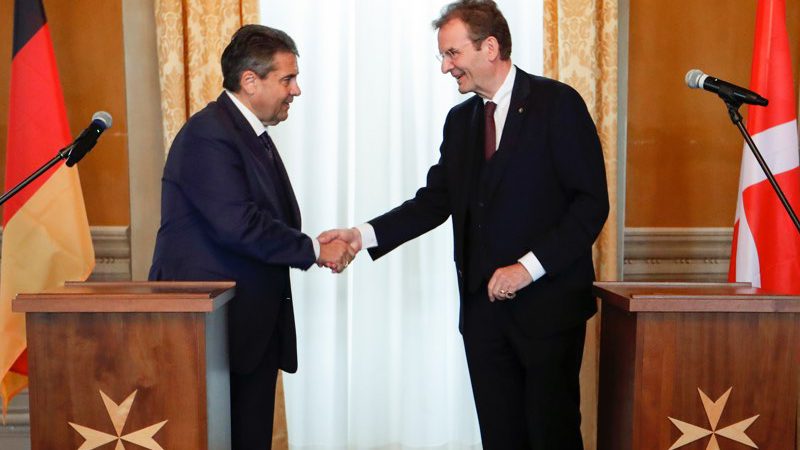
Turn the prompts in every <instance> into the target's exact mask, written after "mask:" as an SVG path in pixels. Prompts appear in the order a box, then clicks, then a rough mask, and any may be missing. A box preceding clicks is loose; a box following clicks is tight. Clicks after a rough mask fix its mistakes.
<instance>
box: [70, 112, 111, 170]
mask: <svg viewBox="0 0 800 450" xmlns="http://www.w3.org/2000/svg"><path fill="white" fill-rule="evenodd" d="M111 123H112V120H111V114H109V113H107V112H105V111H98V112H96V113H94V115H93V116H92V123H90V124H89V126H88V127H86V129H85V130H83V132H82V133H81V134H80V135H79V136H78V138H77V139H75V142H73V143H72V144H70V146H69V147H67V152H68V153H67V154H68V156H67V163H66V164H67V167H72V166H74V165H75V164H76V163H77V162H78V161H80V160H81V159H83V157H84V156H86V154H87V153H89V150H91V149H92V148H94V146H95V144H97V138H98V137H100V135H101V134H102V133H103V131H105V130H106V129H108V128H111Z"/></svg>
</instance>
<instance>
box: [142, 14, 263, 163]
mask: <svg viewBox="0 0 800 450" xmlns="http://www.w3.org/2000/svg"><path fill="white" fill-rule="evenodd" d="M155 14H156V31H157V35H158V74H159V80H160V82H161V114H162V116H163V118H164V148H165V149H169V146H170V145H171V144H172V140H173V139H174V138H175V135H176V134H177V133H178V130H180V128H181V127H182V126H183V124H184V123H185V122H186V119H188V118H189V116H191V115H192V114H194V113H196V112H197V111H199V110H200V109H202V108H203V107H204V106H206V104H207V103H208V102H209V101H211V100H214V99H215V98H217V96H218V95H219V93H220V92H222V72H221V70H220V65H219V64H220V57H221V56H222V50H223V49H224V48H225V46H226V45H227V44H228V42H230V39H231V36H232V35H233V33H234V32H235V31H236V30H238V29H239V27H241V26H242V25H244V24H248V23H259V16H258V0H156V11H155Z"/></svg>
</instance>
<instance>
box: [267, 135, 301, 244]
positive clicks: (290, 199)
mask: <svg viewBox="0 0 800 450" xmlns="http://www.w3.org/2000/svg"><path fill="white" fill-rule="evenodd" d="M267 136H269V135H267ZM268 139H269V141H270V144H272V150H273V154H274V155H275V170H277V171H278V178H279V180H276V181H278V182H280V183H281V184H282V186H283V192H284V193H285V195H286V202H287V203H288V205H286V206H287V208H288V209H289V211H288V212H289V216H290V217H289V219H290V220H291V224H290V225H292V226H293V227H295V228H297V229H298V230H299V229H300V228H301V222H300V220H301V219H300V206H299V205H298V204H297V197H296V196H295V195H294V189H292V182H291V181H290V180H289V174H288V173H287V172H286V166H284V165H283V159H281V155H280V153H279V152H278V147H276V146H275V143H274V142H273V141H272V138H268Z"/></svg>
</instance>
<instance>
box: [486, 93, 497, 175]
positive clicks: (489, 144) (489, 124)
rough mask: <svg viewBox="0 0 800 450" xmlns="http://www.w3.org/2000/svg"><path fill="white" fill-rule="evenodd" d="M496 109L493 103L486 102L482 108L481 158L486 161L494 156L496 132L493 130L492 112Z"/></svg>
mask: <svg viewBox="0 0 800 450" xmlns="http://www.w3.org/2000/svg"><path fill="white" fill-rule="evenodd" d="M496 108H497V105H496V104H495V103H493V102H486V105H484V106H483V118H484V124H485V127H484V135H483V157H484V158H485V159H486V161H488V160H490V159H491V158H492V155H494V152H495V148H496V147H497V145H496V142H495V140H496V137H495V134H496V130H495V128H494V110H495V109H496Z"/></svg>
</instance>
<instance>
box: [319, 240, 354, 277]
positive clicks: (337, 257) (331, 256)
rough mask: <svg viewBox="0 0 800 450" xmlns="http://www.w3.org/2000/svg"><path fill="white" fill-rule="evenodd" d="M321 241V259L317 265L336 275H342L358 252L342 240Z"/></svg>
mask: <svg viewBox="0 0 800 450" xmlns="http://www.w3.org/2000/svg"><path fill="white" fill-rule="evenodd" d="M318 240H319V244H320V245H319V259H318V260H317V265H318V266H320V267H322V266H325V267H328V268H329V269H331V271H332V272H334V273H341V272H342V271H343V270H344V269H345V268H347V265H348V264H350V261H352V260H353V258H355V257H356V250H354V249H353V247H352V246H351V245H350V244H349V243H347V242H345V241H343V240H341V239H333V240H326V241H323V240H322V239H318Z"/></svg>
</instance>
